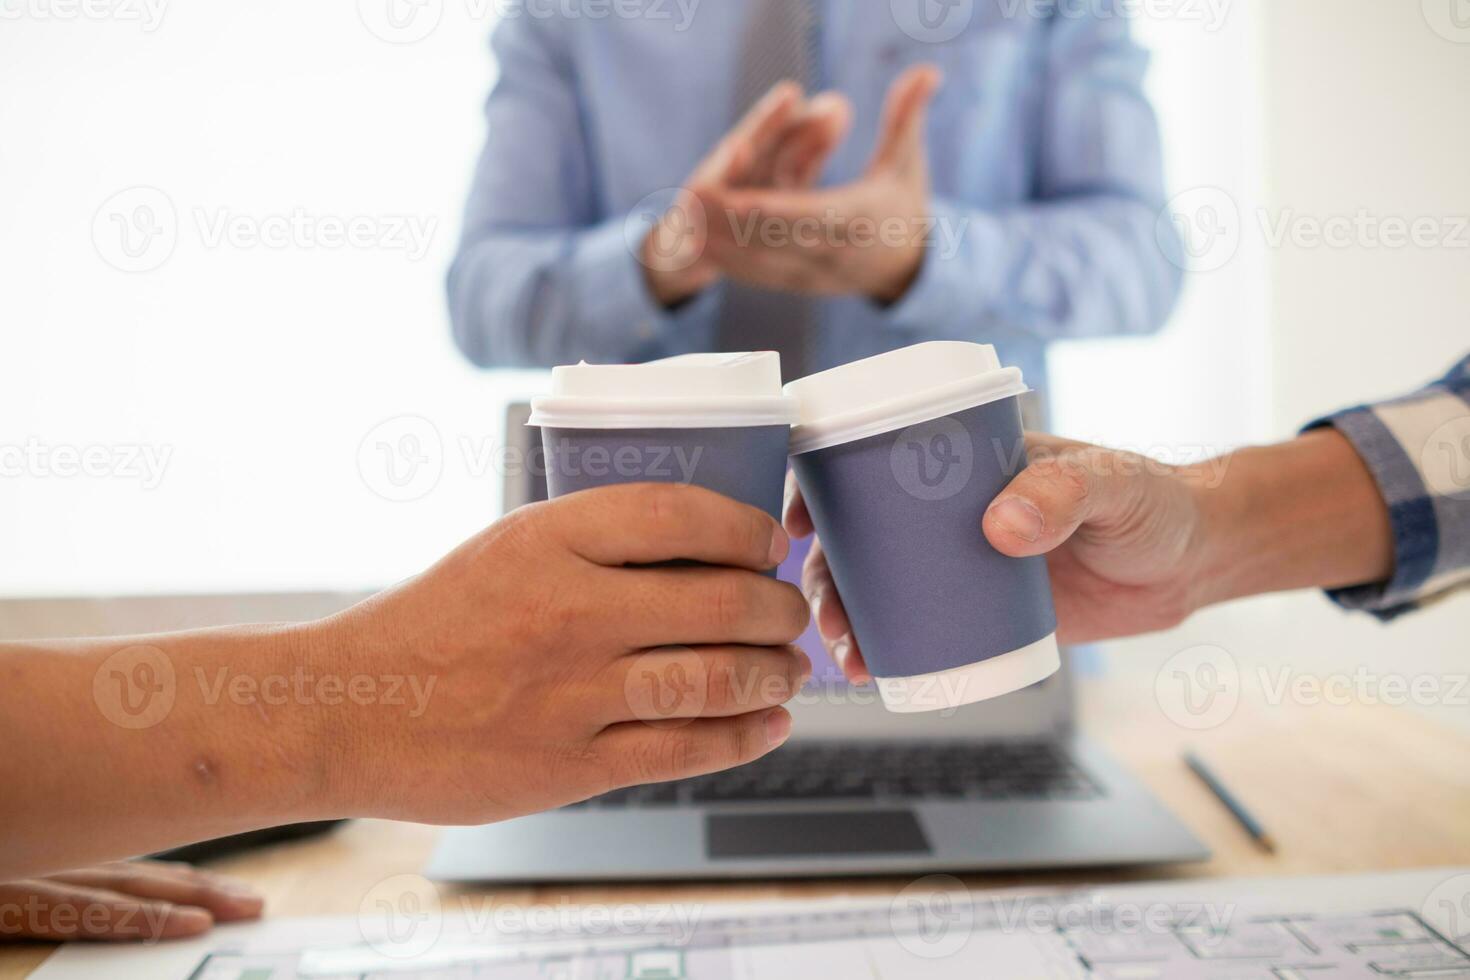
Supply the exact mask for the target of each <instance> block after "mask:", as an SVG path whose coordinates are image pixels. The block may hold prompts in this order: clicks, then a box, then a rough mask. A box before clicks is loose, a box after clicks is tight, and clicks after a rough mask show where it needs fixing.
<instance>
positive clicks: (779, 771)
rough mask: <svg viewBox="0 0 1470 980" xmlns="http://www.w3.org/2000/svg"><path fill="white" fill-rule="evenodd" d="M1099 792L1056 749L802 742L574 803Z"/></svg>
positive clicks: (1043, 796)
mask: <svg viewBox="0 0 1470 980" xmlns="http://www.w3.org/2000/svg"><path fill="white" fill-rule="evenodd" d="M1102 795H1103V790H1102V788H1101V786H1100V785H1099V784H1098V783H1097V782H1096V781H1095V780H1093V779H1092V778H1091V777H1090V776H1089V775H1088V774H1087V773H1086V772H1085V771H1084V770H1083V769H1082V767H1081V766H1079V765H1078V764H1077V763H1076V761H1075V760H1073V759H1072V758H1071V756H1069V755H1068V754H1067V752H1066V750H1065V748H1063V747H1062V746H1060V745H1057V744H1056V743H1054V742H1014V741H1007V742H979V743H977V742H963V743H960V742H911V741H904V742H891V743H889V742H872V743H853V742H799V743H796V744H794V745H786V746H783V747H782V748H780V749H777V750H776V751H775V752H772V753H771V754H770V755H767V756H765V757H764V758H762V759H758V760H756V761H755V762H752V763H751V764H750V765H747V766H741V767H740V768H738V769H731V770H728V771H726V772H720V773H714V774H712V775H708V776H697V777H695V778H694V779H684V780H679V781H676V782H672V783H654V784H651V785H648V786H631V787H628V788H627V789H620V790H615V791H613V792H611V793H607V794H605V795H603V796H598V797H594V798H593V799H591V800H588V801H586V802H584V803H578V804H574V806H582V807H585V806H593V807H609V808H612V807H657V806H674V805H681V804H682V805H689V804H694V805H703V806H709V805H713V804H724V803H754V802H771V801H782V800H787V801H789V800H796V801H833V802H837V801H861V800H873V801H877V800H883V801H888V802H892V801H895V800H905V801H909V802H914V801H918V800H1088V799H1095V798H1097V797H1100V796H1102Z"/></svg>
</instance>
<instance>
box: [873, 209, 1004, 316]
mask: <svg viewBox="0 0 1470 980" xmlns="http://www.w3.org/2000/svg"><path fill="white" fill-rule="evenodd" d="M930 218H931V219H932V220H933V226H932V227H931V228H930V230H929V235H928V244H927V246H926V247H927V251H926V252H925V254H924V264H923V266H921V267H920V269H919V275H918V277H917V278H916V279H915V280H914V282H913V285H911V286H910V287H909V290H908V292H906V293H904V295H903V296H902V298H900V299H899V300H898V302H896V303H893V304H892V305H890V306H886V307H880V306H878V305H877V304H874V308H875V309H877V310H878V311H879V314H880V316H882V317H883V319H884V320H885V321H886V322H887V323H888V325H889V326H891V327H893V328H895V329H898V330H925V331H929V332H931V333H932V332H933V331H935V330H937V329H938V328H940V327H942V326H943V325H944V324H948V323H965V324H967V325H969V324H970V322H971V317H972V316H973V317H979V316H981V315H983V313H984V311H985V310H986V308H987V307H989V305H990V304H991V303H992V302H993V300H994V298H995V296H997V295H998V293H999V288H1000V287H999V282H998V281H997V280H998V275H999V272H1000V270H1001V269H1002V267H1003V263H1002V262H1000V261H998V260H997V259H998V257H999V256H1000V255H1001V249H1002V242H1003V235H1002V232H1001V227H1000V222H999V221H997V220H996V218H995V217H994V216H993V215H990V214H986V213H984V212H981V211H976V210H975V209H973V208H966V207H962V206H960V205H958V204H955V203H954V202H952V201H948V200H945V199H943V198H936V199H934V200H933V201H932V202H931V203H930ZM977 256H985V257H987V261H986V262H983V263H982V262H980V261H978V259H977ZM977 270H982V271H980V272H977ZM983 270H989V272H990V273H991V274H990V276H989V277H988V278H987V276H986V275H985V274H984V271H983ZM957 314H958V315H957Z"/></svg>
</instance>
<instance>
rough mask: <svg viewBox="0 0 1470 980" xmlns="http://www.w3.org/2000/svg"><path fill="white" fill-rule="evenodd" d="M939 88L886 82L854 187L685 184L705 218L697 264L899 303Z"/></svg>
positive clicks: (925, 221)
mask: <svg viewBox="0 0 1470 980" xmlns="http://www.w3.org/2000/svg"><path fill="white" fill-rule="evenodd" d="M939 84H940V73H939V70H938V69H937V68H935V67H933V66H932V65H921V66H918V67H916V68H912V69H910V70H909V71H907V72H905V73H904V74H903V75H901V76H900V77H899V78H898V79H897V80H896V81H895V82H894V83H893V85H892V87H891V88H890V89H889V92H888V98H887V101H886V104H885V106H884V110H883V121H882V125H881V129H880V132H879V137H878V144H877V146H876V148H875V149H874V151H873V155H872V158H871V160H870V162H869V164H868V168H867V172H866V173H865V174H864V176H863V177H862V179H860V180H858V181H855V182H854V183H851V184H847V185H845V186H842V187H834V188H828V189H822V190H812V189H810V187H809V185H799V184H782V183H780V182H777V183H776V184H775V185H774V186H763V185H761V186H745V185H742V184H740V183H739V182H735V181H701V182H696V183H693V184H691V190H692V192H693V193H695V194H696V195H697V196H698V199H699V202H700V205H701V209H700V211H701V212H702V213H703V214H705V215H707V216H708V217H707V224H708V231H707V234H708V242H707V244H706V246H705V250H704V254H703V257H702V262H703V263H704V264H705V265H706V266H707V267H710V268H713V269H716V270H718V272H719V273H722V274H724V275H727V276H729V277H731V278H733V279H737V280H740V281H743V282H747V283H750V284H752V285H756V286H760V287H764V288H767V289H777V290H785V291H788V292H800V293H810V294H819V295H861V296H867V297H869V298H870V299H873V300H875V301H877V302H880V303H893V302H896V301H897V300H898V299H900V298H901V297H902V296H903V295H904V293H905V292H907V291H908V288H909V286H910V285H912V283H913V282H914V280H915V279H916V278H917V277H918V274H919V271H920V268H921V267H922V265H923V261H924V249H925V242H926V239H927V237H928V233H929V231H930V227H929V225H930V222H929V216H930V214H929V194H930V188H929V165H928V157H927V154H926V151H925V148H924V136H925V119H926V117H927V110H928V107H929V103H930V101H931V100H932V99H933V97H934V93H935V91H936V90H937V89H938V87H939Z"/></svg>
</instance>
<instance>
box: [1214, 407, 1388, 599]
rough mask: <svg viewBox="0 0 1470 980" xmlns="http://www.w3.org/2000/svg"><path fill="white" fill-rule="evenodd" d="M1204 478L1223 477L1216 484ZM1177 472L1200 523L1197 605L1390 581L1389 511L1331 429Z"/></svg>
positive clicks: (1368, 476) (1349, 449) (1350, 449)
mask: <svg viewBox="0 0 1470 980" xmlns="http://www.w3.org/2000/svg"><path fill="white" fill-rule="evenodd" d="M1221 463H1223V464H1224V465H1223V466H1221V465H1220V464H1221ZM1211 472H1215V473H1221V474H1223V476H1222V477H1221V478H1220V479H1219V482H1218V485H1214V483H1215V480H1214V479H1213V478H1212V477H1211V475H1210V474H1211ZM1185 475H1186V478H1187V479H1188V480H1190V481H1191V484H1192V485H1193V487H1194V489H1195V493H1196V495H1197V499H1198V501H1199V504H1200V512H1201V515H1202V519H1203V529H1204V531H1203V534H1202V536H1201V540H1202V545H1201V547H1202V552H1203V553H1202V554H1201V555H1200V562H1199V564H1198V567H1199V573H1198V583H1197V584H1198V588H1199V597H1200V601H1199V605H1202V606H1203V605H1209V604H1212V603H1216V602H1223V601H1226V600H1228V599H1235V598H1239V597H1242V596H1249V595H1256V594H1259V593H1264V592H1278V591H1283V590H1287V589H1298V588H1310V587H1319V588H1328V589H1331V588H1339V587H1342V586H1350V585H1361V584H1365V583H1371V582H1379V581H1384V580H1386V579H1388V578H1389V577H1390V576H1391V575H1392V574H1393V532H1392V528H1391V527H1390V524H1389V518H1388V509H1387V507H1386V505H1385V504H1384V502H1383V498H1382V495H1381V494H1380V493H1379V490H1378V487H1377V485H1376V484H1375V483H1374V481H1373V477H1372V475H1371V474H1370V473H1369V472H1368V468H1367V467H1366V466H1365V465H1364V464H1363V460H1362V458H1361V457H1359V455H1358V454H1357V452H1356V451H1355V450H1354V449H1353V447H1352V446H1351V444H1349V443H1348V441H1347V440H1346V439H1345V438H1343V437H1342V436H1341V435H1340V434H1338V433H1337V432H1335V431H1333V430H1331V429H1320V430H1316V431H1313V432H1308V433H1306V434H1305V435H1303V436H1300V437H1299V438H1297V439H1294V440H1292V441H1291V442H1287V443H1282V444H1280V445H1276V446H1268V447H1262V448H1255V449H1245V450H1241V451H1239V452H1236V453H1234V454H1232V455H1230V456H1229V457H1226V458H1225V459H1224V460H1216V461H1215V463H1214V466H1213V467H1204V466H1201V467H1191V468H1188V469H1186V470H1185Z"/></svg>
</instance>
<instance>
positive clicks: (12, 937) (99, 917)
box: [0, 861, 264, 942]
mask: <svg viewBox="0 0 1470 980" xmlns="http://www.w3.org/2000/svg"><path fill="white" fill-rule="evenodd" d="M263 906H264V902H263V901H262V899H261V897H260V896H259V895H257V894H256V893H255V892H253V891H252V890H250V889H249V888H248V887H247V886H245V885H244V884H242V883H241V882H238V881H235V880H233V879H230V878H225V877H222V876H220V875H215V874H211V873H209V872H207V871H200V870H198V869H196V868H193V867H190V866H189V865H187V864H177V863H173V862H163V861H123V862H118V863H115V864H103V865H98V866H97V867H94V868H83V869H82V870H80V871H68V872H65V873H63V874H54V875H46V876H45V877H42V878H26V879H23V880H20V881H8V882H0V942H5V941H10V942H16V941H20V940H29V939H43V940H51V941H56V942H68V941H71V940H104V941H109V942H129V941H134V942H135V941H146V942H154V941H157V940H160V939H177V938H181V937H184V936H197V935H199V934H200V933H201V932H207V931H208V930H209V927H210V926H212V925H214V923H216V922H238V921H241V920H244V919H258V918H260V913H261V909H262V908H263Z"/></svg>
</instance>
